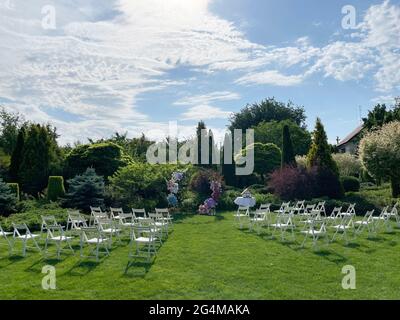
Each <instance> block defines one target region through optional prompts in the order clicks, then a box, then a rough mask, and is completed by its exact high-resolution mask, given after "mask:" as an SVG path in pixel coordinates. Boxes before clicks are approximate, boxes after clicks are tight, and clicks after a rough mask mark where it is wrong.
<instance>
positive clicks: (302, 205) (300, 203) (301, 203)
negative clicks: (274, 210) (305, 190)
mask: <svg viewBox="0 0 400 320" xmlns="http://www.w3.org/2000/svg"><path fill="white" fill-rule="evenodd" d="M305 203H306V201H305V200H303V201H297V203H296V204H295V206H294V207H293V208H292V209H291V210H292V211H293V214H296V213H297V214H300V213H301V212H302V211H304V209H305Z"/></svg>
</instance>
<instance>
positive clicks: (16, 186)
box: [8, 183, 21, 201]
mask: <svg viewBox="0 0 400 320" xmlns="http://www.w3.org/2000/svg"><path fill="white" fill-rule="evenodd" d="M8 186H9V188H10V189H11V191H12V193H14V194H15V197H16V198H17V200H18V201H19V200H20V198H21V197H20V193H19V184H18V183H8Z"/></svg>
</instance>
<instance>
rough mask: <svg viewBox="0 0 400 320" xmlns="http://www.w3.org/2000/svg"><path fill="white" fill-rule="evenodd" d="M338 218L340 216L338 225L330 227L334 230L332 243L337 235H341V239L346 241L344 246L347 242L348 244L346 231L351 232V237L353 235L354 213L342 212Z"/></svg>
mask: <svg viewBox="0 0 400 320" xmlns="http://www.w3.org/2000/svg"><path fill="white" fill-rule="evenodd" d="M353 209H354V208H353ZM340 216H341V220H340V222H339V224H337V225H334V226H332V228H333V229H335V230H336V232H335V234H334V235H333V237H332V242H333V241H334V240H335V238H336V236H337V235H338V234H339V233H341V235H342V238H344V239H345V240H346V244H348V242H349V241H348V236H347V233H348V231H353V236H354V233H355V228H354V216H355V213H351V212H342V213H341V214H340Z"/></svg>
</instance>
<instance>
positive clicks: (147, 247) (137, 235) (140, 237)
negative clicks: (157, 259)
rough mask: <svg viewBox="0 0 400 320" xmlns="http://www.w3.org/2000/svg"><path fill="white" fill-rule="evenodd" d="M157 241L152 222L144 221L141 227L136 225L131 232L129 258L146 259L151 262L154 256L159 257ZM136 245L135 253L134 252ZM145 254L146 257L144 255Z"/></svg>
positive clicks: (149, 220)
mask: <svg viewBox="0 0 400 320" xmlns="http://www.w3.org/2000/svg"><path fill="white" fill-rule="evenodd" d="M157 240H158V239H157V236H156V232H155V228H154V225H153V222H152V220H151V219H147V220H142V221H141V225H136V226H134V227H133V228H132V230H131V236H130V245H129V258H133V257H136V258H141V257H146V258H147V261H150V259H151V256H152V255H157V249H156V241H157ZM134 245H135V252H134V253H133V252H132V250H133V246H134ZM142 249H143V250H142ZM143 253H145V255H143Z"/></svg>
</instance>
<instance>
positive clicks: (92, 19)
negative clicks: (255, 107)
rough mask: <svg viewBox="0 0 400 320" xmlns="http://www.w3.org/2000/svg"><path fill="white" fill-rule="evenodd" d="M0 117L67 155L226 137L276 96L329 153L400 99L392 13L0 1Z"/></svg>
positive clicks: (286, 4)
mask: <svg viewBox="0 0 400 320" xmlns="http://www.w3.org/2000/svg"><path fill="white" fill-rule="evenodd" d="M0 17H1V19H0V105H2V106H4V107H5V108H6V109H8V110H12V111H18V112H19V113H21V114H23V115H24V116H25V118H26V119H27V120H32V121H37V122H42V123H48V122H49V123H51V124H53V125H55V126H56V127H57V128H58V131H59V133H60V134H61V137H60V139H59V141H60V143H61V144H65V143H73V142H75V141H78V140H79V141H81V142H85V141H87V138H88V137H91V138H94V139H96V138H102V137H108V136H110V135H111V134H113V133H114V132H120V133H123V132H127V133H128V136H129V137H135V136H138V135H140V134H141V133H142V132H143V133H145V134H146V135H147V136H149V137H150V138H152V139H157V140H160V139H163V138H164V137H165V136H167V135H168V134H169V131H168V130H169V122H170V121H177V122H178V128H179V131H178V135H179V137H181V138H189V137H191V136H192V135H193V133H194V128H195V126H196V124H197V122H198V121H199V120H203V121H205V122H206V125H207V127H208V128H211V129H212V130H213V131H214V133H215V135H216V136H217V137H222V135H223V133H224V130H225V129H226V126H227V125H228V124H229V117H230V115H231V114H232V112H238V111H239V110H240V109H242V108H243V107H244V106H246V104H248V103H250V104H251V103H254V102H259V101H261V100H262V99H264V98H268V97H275V98H276V99H277V100H279V101H282V102H287V101H289V100H290V101H292V102H293V103H294V104H296V105H300V106H304V108H305V110H306V115H307V125H308V128H309V129H310V130H312V128H313V126H314V123H315V120H316V118H317V117H320V118H321V119H322V121H323V123H324V125H325V128H326V130H327V133H328V137H329V140H330V142H332V143H334V142H336V138H337V137H339V138H344V137H345V136H346V135H347V134H348V133H350V132H351V131H353V129H354V128H355V127H357V126H358V125H359V124H360V115H361V116H365V115H366V114H367V112H368V110H369V109H371V108H372V107H373V106H374V105H375V104H377V103H387V104H388V105H392V104H393V103H394V97H395V96H400V0H385V1H383V0H380V1H378V0H377V1H372V0H355V1H351V0H344V1H342V0H329V1H328V0H327V1H320V0H303V1H299V0H279V1H278V0H168V1H166V0H57V1H51V0H30V1H26V0H0Z"/></svg>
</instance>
